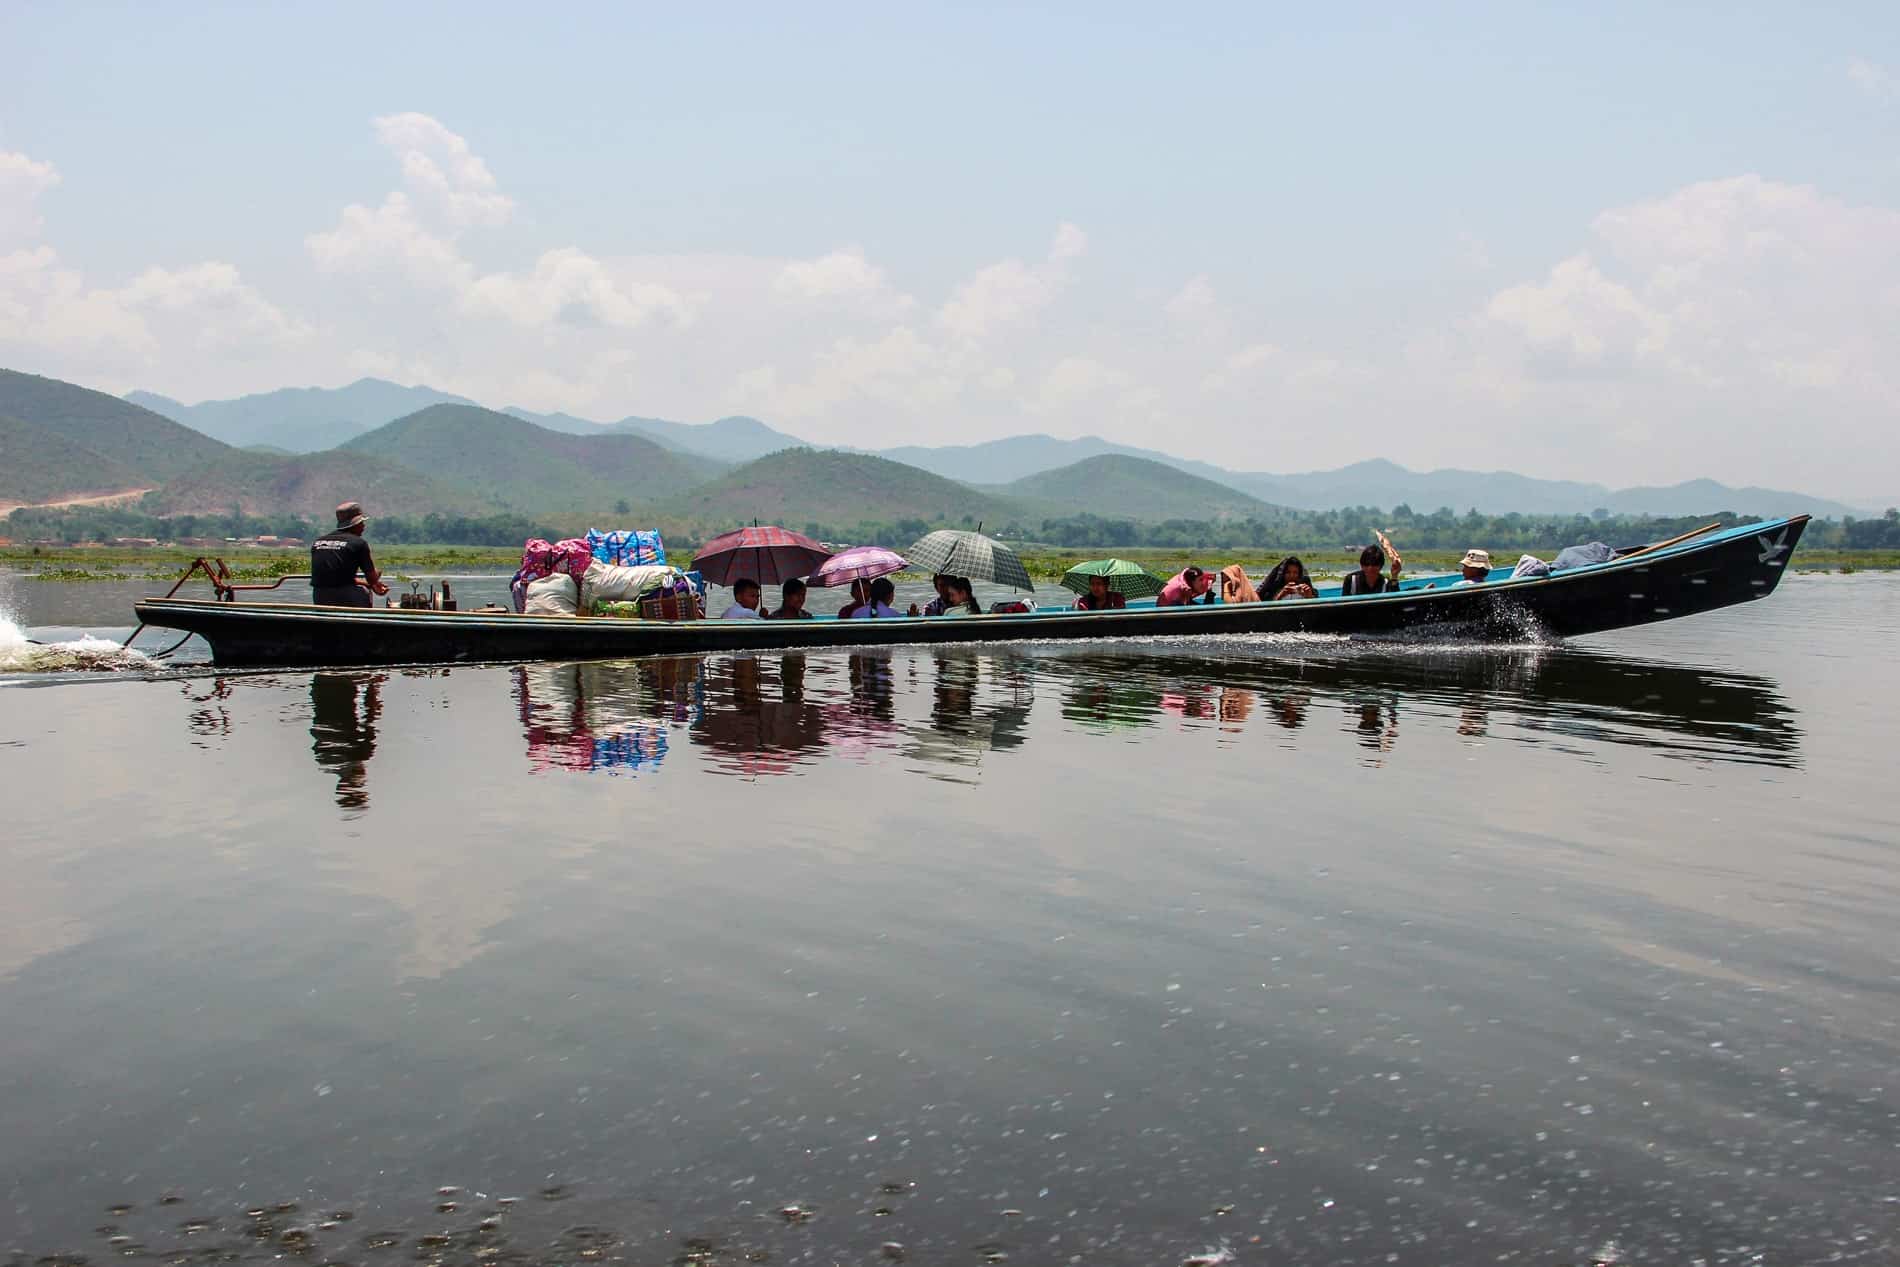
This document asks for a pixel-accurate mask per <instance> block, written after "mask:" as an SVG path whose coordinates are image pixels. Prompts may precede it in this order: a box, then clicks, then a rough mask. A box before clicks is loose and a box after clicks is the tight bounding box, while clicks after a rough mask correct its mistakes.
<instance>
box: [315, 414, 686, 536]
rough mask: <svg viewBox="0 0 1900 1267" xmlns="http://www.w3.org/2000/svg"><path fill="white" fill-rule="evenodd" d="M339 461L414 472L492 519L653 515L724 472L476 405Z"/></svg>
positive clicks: (387, 435) (361, 447) (429, 417)
mask: <svg viewBox="0 0 1900 1267" xmlns="http://www.w3.org/2000/svg"><path fill="white" fill-rule="evenodd" d="M344 451H345V452H348V453H356V454H365V455H368V456H369V457H371V458H374V459H377V460H387V461H391V462H395V463H398V464H400V465H402V466H406V467H409V468H411V469H412V470H416V471H420V472H422V473H424V474H425V475H427V476H429V477H430V478H431V479H432V480H434V481H436V482H438V483H441V484H444V485H448V486H452V487H455V488H458V489H463V490H467V491H468V492H470V493H473V494H476V495H478V496H479V497H480V498H481V499H483V500H485V501H486V502H487V503H488V504H489V507H490V508H491V509H492V510H494V511H496V512H502V511H520V512H524V513H529V512H543V511H602V512H604V511H608V510H611V509H613V507H614V506H615V505H616V504H617V503H619V502H621V501H625V502H627V503H628V504H629V505H651V504H653V503H654V502H657V501H659V500H662V499H664V498H669V497H672V496H674V495H676V494H677V493H679V492H680V491H682V490H683V489H685V488H687V487H688V486H691V485H696V484H702V483H704V482H705V481H706V480H708V479H710V478H711V477H712V476H714V475H716V474H718V473H719V471H720V470H722V469H724V468H723V467H722V466H721V465H720V464H718V463H715V462H713V461H711V460H709V459H706V458H700V457H695V456H693V455H690V454H683V453H676V452H673V451H672V450H669V449H666V448H663V447H662V446H660V445H659V444H656V443H655V442H654V441H652V440H649V439H647V438H646V437H645V436H636V435H616V434H611V433H610V434H606V435H591V436H577V435H569V434H567V433H565V432H558V431H549V430H547V429H546V428H544V427H538V426H536V425H535V424H533V423H531V422H527V421H524V420H523V419H520V418H516V417H514V416H512V415H510V414H504V413H497V412H495V411H494V410H492V409H481V408H478V407H477V406H474V405H432V406H430V407H429V408H427V409H424V410H422V411H420V412H418V413H414V414H410V415H409V416H408V417H405V418H398V419H397V420H396V421H394V422H391V423H388V424H386V425H384V426H381V427H378V428H377V429H376V430H374V431H371V432H369V433H367V434H365V435H361V436H358V437H357V438H356V439H354V440H352V441H350V442H349V444H348V445H346V446H345V449H344ZM365 465H370V466H373V465H374V462H368V463H365Z"/></svg>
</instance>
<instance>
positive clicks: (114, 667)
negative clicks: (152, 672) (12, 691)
mask: <svg viewBox="0 0 1900 1267" xmlns="http://www.w3.org/2000/svg"><path fill="white" fill-rule="evenodd" d="M151 667H152V659H151V657H150V656H147V655H146V654H145V653H144V652H142V651H130V650H127V649H126V648H124V647H121V646H120V645H119V644H118V643H116V642H112V641H109V640H108V639H105V638H94V637H92V636H91V635H90V634H88V635H86V636H85V637H83V638H75V639H73V640H71V641H69V642H35V641H33V640H32V639H31V638H29V637H27V636H26V629H25V628H24V627H23V626H22V625H21V624H20V622H19V619H18V617H16V616H15V615H14V614H13V613H12V612H9V611H5V610H0V673H98V672H106V673H111V672H119V671H123V670H127V669H149V668H151Z"/></svg>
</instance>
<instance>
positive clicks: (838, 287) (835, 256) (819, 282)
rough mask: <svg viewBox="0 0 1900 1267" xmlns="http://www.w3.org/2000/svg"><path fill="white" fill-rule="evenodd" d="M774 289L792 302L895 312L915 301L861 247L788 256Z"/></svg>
mask: <svg viewBox="0 0 1900 1267" xmlns="http://www.w3.org/2000/svg"><path fill="white" fill-rule="evenodd" d="M772 290H773V293H774V294H776V295H778V296H779V297H781V298H784V299H788V300H791V301H793V302H805V303H810V304H812V305H814V306H817V307H824V308H837V309H849V310H854V311H859V312H863V313H866V314H871V315H886V316H894V315H898V314H901V313H903V312H905V311H907V310H909V309H910V308H911V307H913V306H914V305H915V303H916V301H915V300H913V299H912V298H911V297H910V296H909V295H906V294H903V293H901V292H900V291H898V290H897V289H896V288H895V287H893V286H892V285H891V282H890V278H889V277H888V276H887V275H886V274H885V271H884V270H883V269H881V268H879V267H878V266H877V265H875V264H873V263H871V261H870V260H868V259H866V258H865V256H864V251H863V249H862V248H861V247H855V246H851V247H845V248H844V249H842V250H837V251H832V252H831V253H830V254H828V255H821V256H819V257H818V258H816V259H810V260H791V261H788V262H787V263H786V265H785V266H784V267H783V268H782V269H780V270H779V274H778V277H777V278H776V279H774V281H773V283H772Z"/></svg>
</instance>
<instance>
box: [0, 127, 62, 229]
mask: <svg viewBox="0 0 1900 1267" xmlns="http://www.w3.org/2000/svg"><path fill="white" fill-rule="evenodd" d="M57 184H59V172H58V170H57V169H55V168H54V166H53V165H52V164H51V163H40V162H35V161H34V160H33V159H31V158H28V157H27V156H26V155H25V154H19V153H13V152H9V151H4V150H0V247H4V246H7V245H9V244H11V243H18V242H29V241H32V240H33V239H34V238H36V237H38V236H39V231H40V212H39V206H38V203H39V198H40V195H41V194H43V193H45V192H46V191H47V190H49V189H51V188H52V187H53V186H55V185H57Z"/></svg>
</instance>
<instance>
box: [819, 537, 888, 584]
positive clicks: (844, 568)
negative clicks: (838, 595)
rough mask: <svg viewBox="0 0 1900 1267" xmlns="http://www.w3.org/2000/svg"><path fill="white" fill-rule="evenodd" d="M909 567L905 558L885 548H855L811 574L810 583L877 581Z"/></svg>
mask: <svg viewBox="0 0 1900 1267" xmlns="http://www.w3.org/2000/svg"><path fill="white" fill-rule="evenodd" d="M909 566H910V564H909V563H908V562H906V561H905V559H904V556H903V555H901V554H899V553H898V552H897V551H895V550H886V549H885V548H884V547H883V546H853V547H851V549H849V550H843V551H840V552H839V553H837V554H834V555H832V556H831V557H830V558H829V559H827V560H825V565H824V566H823V567H821V568H819V569H818V570H817V571H816V572H813V573H812V574H811V577H810V581H811V583H812V584H813V585H826V586H829V585H849V584H851V582H853V581H874V580H876V579H877V578H878V577H880V576H889V575H890V574H891V573H893V572H902V571H903V570H904V569H905V568H907V567H909Z"/></svg>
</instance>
